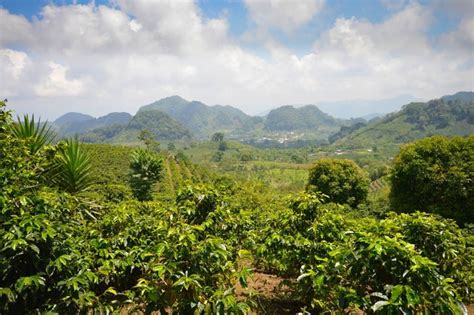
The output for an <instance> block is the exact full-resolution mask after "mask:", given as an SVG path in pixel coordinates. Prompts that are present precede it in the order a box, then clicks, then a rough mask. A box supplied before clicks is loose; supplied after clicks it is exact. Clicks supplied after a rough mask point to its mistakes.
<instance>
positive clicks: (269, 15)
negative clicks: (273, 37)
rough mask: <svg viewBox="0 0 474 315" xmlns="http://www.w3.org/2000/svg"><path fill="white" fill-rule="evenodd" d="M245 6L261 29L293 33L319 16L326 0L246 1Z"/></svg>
mask: <svg viewBox="0 0 474 315" xmlns="http://www.w3.org/2000/svg"><path fill="white" fill-rule="evenodd" d="M245 5H246V6H247V8H248V10H249V12H250V16H251V17H252V19H253V20H254V21H255V23H256V24H257V25H258V26H259V27H261V28H263V29H269V28H275V29H280V30H283V31H285V32H291V31H294V30H295V29H297V28H298V27H300V26H302V25H304V24H306V23H308V22H309V21H310V20H311V19H312V18H313V16H315V15H316V14H318V13H319V12H320V11H321V9H322V8H323V6H324V0H298V1H291V0H266V1H264V0H245Z"/></svg>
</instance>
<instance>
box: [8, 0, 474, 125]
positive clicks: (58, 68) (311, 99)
mask: <svg viewBox="0 0 474 315" xmlns="http://www.w3.org/2000/svg"><path fill="white" fill-rule="evenodd" d="M269 3H270V4H269ZM272 3H274V5H273V6H272V5H271V4H272ZM275 3H276V4H275ZM288 3H290V2H283V1H280V2H267V1H265V2H264V1H262V2H248V3H246V4H247V5H248V8H249V12H250V13H249V14H251V17H252V18H254V19H255V21H256V23H257V25H259V26H260V27H269V28H279V29H281V30H283V31H285V32H294V31H297V29H298V27H299V26H302V25H303V24H304V23H307V22H308V21H309V19H311V18H314V17H315V16H316V15H317V14H318V12H319V11H320V10H321V8H322V5H323V2H321V1H311V2H305V1H296V2H291V3H297V4H298V5H296V4H295V5H293V6H291V8H288V7H287V6H288ZM268 5H270V6H271V7H270V9H269V8H268V7H265V6H268ZM259 6H260V9H258V7H259ZM262 6H263V7H262ZM285 6H286V7H285ZM252 7H253V8H254V9H251V8H252ZM282 8H284V9H282ZM252 10H256V11H252ZM259 10H260V11H259ZM257 11H259V12H266V13H268V17H265V18H259V17H258V16H259V13H256V12H257ZM252 12H253V13H252ZM285 14H286V15H285ZM285 16H286V17H289V18H288V19H286V17H285ZM292 16H297V17H292ZM471 18H472V16H471ZM259 19H260V20H259ZM262 19H263V20H262ZM285 19H286V20H285ZM258 20H259V21H260V22H257V21H258ZM278 20H280V23H277V21H278ZM5 21H8V23H7V22H5ZM433 22H434V16H433V14H432V11H431V10H430V9H429V8H427V7H426V6H422V5H419V4H417V3H409V4H407V5H405V6H404V7H403V8H400V9H399V10H396V11H393V12H392V14H391V15H390V16H389V17H388V18H387V19H385V20H384V21H381V22H380V23H373V22H370V21H367V20H364V19H358V18H355V17H353V18H339V19H337V20H336V21H334V23H333V24H332V25H331V26H330V27H329V28H328V29H326V30H324V31H323V32H322V33H321V34H315V36H314V43H313V46H312V47H313V48H312V51H310V52H309V53H307V54H305V55H302V56H301V55H296V54H295V53H294V52H293V51H292V50H291V48H289V47H286V46H285V45H284V44H283V43H279V42H277V41H275V40H273V41H267V42H266V43H265V45H266V46H265V49H267V50H268V51H269V52H270V57H268V58H264V57H262V56H260V55H257V54H256V53H254V52H252V51H249V50H246V49H244V48H243V47H241V46H240V45H239V43H238V42H237V41H236V40H235V39H232V37H231V36H230V35H229V34H228V29H229V25H228V21H227V20H226V18H225V17H220V18H216V19H210V18H207V17H205V16H204V15H203V14H202V13H201V12H200V9H199V7H198V5H197V4H196V3H195V2H183V1H146V0H135V1H132V0H115V1H114V2H113V5H112V6H102V5H99V6H96V5H95V4H89V5H67V6H54V5H47V6H45V7H44V8H43V9H42V11H41V13H40V14H39V16H38V17H37V18H33V19H32V20H31V21H28V20H26V19H25V18H23V17H21V16H17V15H14V14H11V13H9V12H8V11H6V10H2V9H0V23H2V32H0V97H7V98H8V99H9V100H10V104H12V105H13V106H14V108H16V109H17V110H19V111H28V112H37V113H41V114H42V115H43V116H44V115H45V113H46V116H48V118H55V117H56V116H58V115H60V114H62V113H64V112H67V111H81V112H85V113H90V114H94V115H100V114H105V113H107V112H110V111H128V112H132V113H133V112H134V111H135V110H137V109H138V107H139V106H141V105H144V104H147V103H150V102H153V101H154V100H157V99H159V98H162V97H166V96H169V95H173V94H178V95H181V96H183V97H185V98H188V99H197V100H201V101H204V102H206V103H208V104H231V105H237V106H238V107H240V108H242V109H244V110H246V111H247V112H251V113H257V112H261V111H262V110H263V109H265V108H269V107H274V106H276V105H284V104H294V103H300V104H301V103H317V102H318V101H323V100H324V101H335V100H344V99H354V98H363V99H381V98H388V97H393V96H396V95H399V94H412V95H414V96H417V97H423V98H431V97H437V96H440V95H443V94H447V93H451V92H455V91H457V90H461V89H473V85H474V82H473V80H472V73H473V67H474V62H473V59H474V58H473V56H472V50H471V53H469V46H470V45H472V38H473V37H472V29H474V27H471V26H472V19H469V16H464V17H463V20H462V22H461V23H460V24H459V26H458V27H457V29H456V30H453V31H452V32H449V33H446V34H442V35H441V36H440V37H439V38H436V39H435V40H433V39H430V38H429V36H428V35H427V32H428V30H429V27H430V25H432V23H433ZM470 23H471V24H470ZM6 24H8V28H4V27H3V26H4V25H6ZM5 29H6V30H7V31H6V32H5V31H3V30H5Z"/></svg>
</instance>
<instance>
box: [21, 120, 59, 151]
mask: <svg viewBox="0 0 474 315" xmlns="http://www.w3.org/2000/svg"><path fill="white" fill-rule="evenodd" d="M12 132H13V134H14V135H15V136H16V137H17V138H20V139H25V140H26V141H27V143H28V146H29V148H30V152H31V153H33V154H34V153H36V152H38V151H39V150H40V149H41V148H42V147H43V146H45V145H48V144H50V143H51V142H52V141H53V140H54V138H55V134H54V131H53V130H52V129H51V126H48V124H47V123H41V119H38V121H35V116H34V115H32V116H31V118H30V116H28V115H24V116H23V120H22V119H20V117H18V121H17V123H15V124H13V125H12Z"/></svg>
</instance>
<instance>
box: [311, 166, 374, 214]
mask: <svg viewBox="0 0 474 315" xmlns="http://www.w3.org/2000/svg"><path fill="white" fill-rule="evenodd" d="M307 190H309V191H320V192H322V193H323V194H325V195H327V196H328V198H327V201H329V202H336V203H340V204H349V205H350V206H353V207H355V206H357V205H359V204H360V203H362V202H363V201H365V200H366V198H367V194H368V191H369V180H368V178H367V175H366V174H365V173H364V172H363V171H362V170H361V169H360V167H359V166H357V164H355V163H354V162H353V161H350V160H338V159H321V160H318V161H317V162H316V163H315V164H314V165H313V167H312V168H311V169H310V171H309V178H308V184H307Z"/></svg>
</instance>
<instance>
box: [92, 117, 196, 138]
mask: <svg viewBox="0 0 474 315" xmlns="http://www.w3.org/2000/svg"><path fill="white" fill-rule="evenodd" d="M143 130H147V131H148V132H150V134H151V136H152V137H153V138H154V139H160V140H177V139H183V138H191V133H190V132H189V130H187V129H186V128H185V127H184V126H183V125H182V124H181V123H179V122H178V121H176V120H175V119H173V118H172V117H170V116H169V115H167V114H166V113H164V112H161V111H158V110H151V111H146V112H138V113H137V114H136V115H135V116H133V118H132V119H130V121H129V122H128V123H126V124H112V125H108V126H106V127H102V128H97V129H93V130H91V131H90V132H89V133H87V134H85V135H84V136H83V137H84V139H85V140H86V141H87V142H106V143H133V142H137V138H138V136H139V134H140V132H141V131H143Z"/></svg>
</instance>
